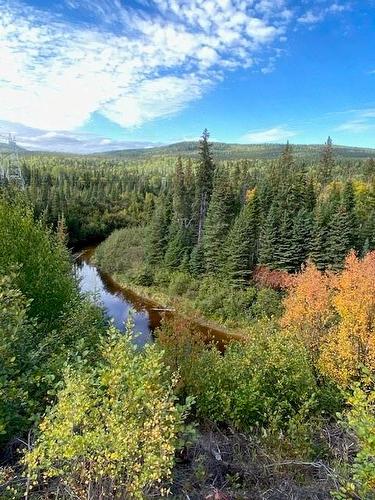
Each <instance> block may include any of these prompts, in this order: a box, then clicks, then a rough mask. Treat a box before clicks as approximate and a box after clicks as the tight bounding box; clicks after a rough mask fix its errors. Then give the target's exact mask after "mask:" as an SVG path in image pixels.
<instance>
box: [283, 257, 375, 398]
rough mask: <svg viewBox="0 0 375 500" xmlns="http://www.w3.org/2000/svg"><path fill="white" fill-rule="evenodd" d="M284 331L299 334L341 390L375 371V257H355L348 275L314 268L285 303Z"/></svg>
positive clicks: (299, 280) (345, 271)
mask: <svg viewBox="0 0 375 500" xmlns="http://www.w3.org/2000/svg"><path fill="white" fill-rule="evenodd" d="M284 306H285V314H284V316H283V318H282V319H281V325H282V326H284V327H286V328H287V329H288V330H292V331H295V332H296V333H297V335H298V336H299V337H300V338H301V340H302V341H303V342H304V343H305V345H306V346H307V347H308V349H309V350H310V353H311V355H312V357H313V359H314V360H315V361H316V364H317V366H318V367H319V369H320V371H321V373H322V374H324V375H325V376H328V377H329V378H331V379H332V380H333V381H335V383H337V384H339V385H340V386H341V387H344V388H345V387H348V386H349V385H350V383H351V381H353V380H354V379H355V378H356V377H358V375H359V369H360V366H361V365H364V366H366V367H367V369H369V370H370V371H374V369H375V337H374V330H375V252H370V253H368V254H367V255H365V257H364V258H363V259H359V258H357V257H356V255H355V254H354V252H352V253H350V254H349V255H348V256H347V258H346V260H345V267H344V269H343V270H342V271H341V272H340V273H338V274H333V273H322V272H321V271H319V270H318V269H317V268H316V267H315V266H314V265H313V264H309V265H308V266H307V267H306V269H305V270H304V271H303V272H302V273H300V274H299V275H298V276H297V277H296V278H295V281H294V285H293V287H292V288H291V290H290V292H289V295H288V296H287V297H286V298H285V300H284Z"/></svg>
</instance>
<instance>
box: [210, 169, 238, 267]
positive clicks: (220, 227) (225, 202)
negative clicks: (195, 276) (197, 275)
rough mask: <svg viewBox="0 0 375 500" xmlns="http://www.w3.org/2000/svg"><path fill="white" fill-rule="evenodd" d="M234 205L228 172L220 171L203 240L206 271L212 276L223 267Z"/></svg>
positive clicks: (217, 174)
mask: <svg viewBox="0 0 375 500" xmlns="http://www.w3.org/2000/svg"><path fill="white" fill-rule="evenodd" d="M233 204H234V196H233V192H232V189H231V186H230V184H229V180H228V175H227V172H226V171H224V170H219V171H217V172H216V175H215V183H214V189H213V194H212V198H211V202H210V206H209V209H208V212H207V218H206V222H205V229H204V234H203V240H202V241H203V248H204V258H205V265H206V271H207V272H208V273H210V274H214V273H215V272H217V271H218V269H220V268H221V267H222V259H223V257H224V256H223V249H224V248H223V247H224V241H225V239H226V236H227V234H228V231H229V229H230V224H231V221H232V219H233V216H234V213H233Z"/></svg>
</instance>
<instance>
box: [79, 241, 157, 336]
mask: <svg viewBox="0 0 375 500" xmlns="http://www.w3.org/2000/svg"><path fill="white" fill-rule="evenodd" d="M92 253H93V249H91V248H90V249H87V250H85V251H84V252H83V253H82V254H81V255H80V256H79V257H78V258H77V260H76V265H75V271H76V275H77V277H78V279H79V282H80V289H81V291H82V292H84V293H90V294H93V295H94V297H95V300H96V301H98V303H99V304H100V305H102V307H103V308H104V310H105V312H106V314H107V316H108V318H110V319H112V320H113V322H114V324H115V326H116V327H117V328H118V329H119V330H124V329H125V325H126V322H127V320H128V318H129V315H130V314H131V316H132V318H133V322H134V325H135V328H134V331H135V332H136V334H135V338H134V342H135V343H136V344H138V345H144V344H146V343H148V342H152V331H153V330H154V329H155V327H157V326H158V325H159V324H160V321H161V318H160V316H159V317H158V315H157V314H154V312H153V311H149V310H148V307H147V304H146V303H145V301H141V300H140V299H139V298H138V297H137V296H136V295H134V294H132V293H131V292H130V291H129V293H127V291H126V290H124V289H123V288H121V287H119V286H118V285H117V284H116V283H115V282H114V281H113V279H112V278H111V277H110V276H109V275H107V274H106V273H103V272H101V271H99V270H98V269H97V268H96V267H95V266H93V265H92V264H90V257H91V256H92ZM129 295H131V296H130V297H129ZM152 306H153V304H152V303H150V304H149V309H151V308H152Z"/></svg>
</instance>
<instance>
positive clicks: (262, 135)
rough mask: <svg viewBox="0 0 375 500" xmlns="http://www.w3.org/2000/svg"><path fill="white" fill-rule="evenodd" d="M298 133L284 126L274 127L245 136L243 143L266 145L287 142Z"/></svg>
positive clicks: (248, 133) (254, 131) (242, 139)
mask: <svg viewBox="0 0 375 500" xmlns="http://www.w3.org/2000/svg"><path fill="white" fill-rule="evenodd" d="M296 135H297V132H294V131H292V130H288V129H287V128H284V127H282V126H278V127H273V128H270V129H266V130H252V131H250V132H247V133H246V134H245V135H243V136H242V137H241V139H240V141H241V142H246V143H249V144H265V143H270V142H286V141H287V140H288V139H291V138H292V137H295V136H296Z"/></svg>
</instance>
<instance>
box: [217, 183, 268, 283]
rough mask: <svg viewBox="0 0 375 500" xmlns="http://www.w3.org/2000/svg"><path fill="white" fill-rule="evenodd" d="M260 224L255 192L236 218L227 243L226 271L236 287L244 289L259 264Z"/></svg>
mask: <svg viewBox="0 0 375 500" xmlns="http://www.w3.org/2000/svg"><path fill="white" fill-rule="evenodd" d="M259 222H260V221H259V204H258V197H257V193H256V191H255V192H252V193H251V195H250V199H249V200H248V201H247V202H246V204H245V206H244V207H243V208H242V210H241V212H240V214H239V215H238V217H237V218H236V220H235V222H234V224H233V226H232V229H231V230H230V232H229V234H228V237H227V241H226V243H225V265H224V271H225V274H226V275H227V276H228V279H229V280H230V281H231V282H232V283H233V284H234V285H235V286H239V287H243V286H245V285H246V284H247V283H248V281H249V278H250V275H251V272H252V271H253V269H254V267H255V265H256V263H257V253H258V233H259Z"/></svg>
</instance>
